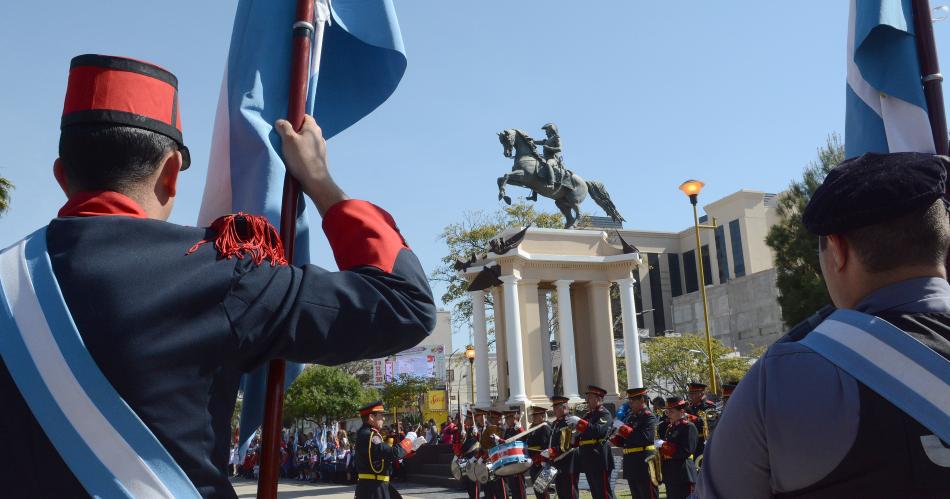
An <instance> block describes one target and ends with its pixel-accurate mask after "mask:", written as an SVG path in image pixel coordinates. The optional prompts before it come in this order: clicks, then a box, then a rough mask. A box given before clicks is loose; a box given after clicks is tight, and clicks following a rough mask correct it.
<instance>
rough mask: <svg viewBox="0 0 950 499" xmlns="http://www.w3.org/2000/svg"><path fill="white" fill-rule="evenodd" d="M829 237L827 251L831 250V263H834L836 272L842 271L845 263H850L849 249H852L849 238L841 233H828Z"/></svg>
mask: <svg viewBox="0 0 950 499" xmlns="http://www.w3.org/2000/svg"><path fill="white" fill-rule="evenodd" d="M827 239H828V248H827V251H829V252H830V255H829V256H831V263H832V265H834V270H835V271H836V272H841V270H842V269H844V267H845V265H847V264H848V256H849V255H848V250H849V249H850V245H849V244H848V240H847V239H845V238H844V237H842V236H841V235H840V234H828V236H827Z"/></svg>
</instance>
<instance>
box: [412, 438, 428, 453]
mask: <svg viewBox="0 0 950 499" xmlns="http://www.w3.org/2000/svg"><path fill="white" fill-rule="evenodd" d="M426 442H427V440H426V437H416V438H415V440H413V441H412V451H413V452H415V451H417V450H419V447H422V446H423V445H425V444H426Z"/></svg>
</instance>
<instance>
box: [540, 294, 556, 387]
mask: <svg viewBox="0 0 950 499" xmlns="http://www.w3.org/2000/svg"><path fill="white" fill-rule="evenodd" d="M538 307H539V308H540V311H541V322H540V324H541V345H540V347H541V363H542V365H543V368H544V393H545V395H547V396H548V397H550V396H551V395H554V368H553V367H552V366H551V325H550V324H551V323H550V321H548V292H547V291H546V290H543V289H539V290H538Z"/></svg>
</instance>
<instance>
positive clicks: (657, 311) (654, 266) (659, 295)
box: [643, 253, 679, 336]
mask: <svg viewBox="0 0 950 499" xmlns="http://www.w3.org/2000/svg"><path fill="white" fill-rule="evenodd" d="M647 265H649V266H650V272H649V274H648V275H647V277H648V278H649V279H650V301H651V302H652V303H653V311H652V312H650V313H651V314H653V335H654V336H660V335H662V334H663V331H666V315H665V314H664V313H663V311H664V310H665V309H666V307H665V306H664V305H663V285H662V284H661V283H660V255H658V254H656V253H648V254H647ZM677 270H679V269H677ZM677 273H679V272H677ZM677 277H679V276H677ZM676 284H677V285H679V281H678V280H677V282H676ZM643 315H646V314H643Z"/></svg>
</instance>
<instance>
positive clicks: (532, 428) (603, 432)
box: [452, 383, 735, 499]
mask: <svg viewBox="0 0 950 499" xmlns="http://www.w3.org/2000/svg"><path fill="white" fill-rule="evenodd" d="M685 388H686V393H687V399H684V398H682V397H669V398H666V399H663V398H662V397H656V398H654V399H652V400H651V399H650V398H649V396H648V393H647V389H646V388H643V387H635V388H630V389H628V390H627V401H626V402H625V403H623V404H620V406H619V408H618V409H617V410H616V411H615V412H614V413H613V414H611V412H610V411H609V410H608V409H607V407H605V406H604V405H603V401H604V397H605V396H606V394H607V390H604V389H603V388H600V387H597V386H593V385H590V386H588V387H587V391H586V393H585V398H586V411H584V416H583V417H578V416H576V415H574V414H572V410H571V407H570V400H569V399H568V398H567V397H562V396H554V397H551V399H550V403H551V411H553V413H554V420H553V421H548V419H547V417H548V409H547V408H546V407H543V406H538V405H534V406H529V407H528V408H527V415H528V423H529V425H528V428H527V429H526V430H523V428H522V426H521V423H520V422H521V411H520V408H515V407H512V408H510V409H509V410H506V411H503V412H502V411H497V410H494V409H492V410H483V409H474V410H469V411H468V412H467V413H466V415H465V421H464V424H462V425H460V428H461V430H460V431H461V433H462V434H461V435H459V437H460V438H459V439H458V442H459V443H457V444H456V445H455V448H454V453H455V458H454V460H453V462H452V474H453V476H455V478H457V479H459V480H460V481H461V482H462V484H463V485H464V486H465V489H466V490H467V491H468V496H469V499H477V498H478V497H479V494H480V493H482V492H481V491H484V492H483V494H484V497H485V498H486V499H507V498H509V497H510V498H511V499H525V498H526V496H527V493H528V488H529V487H530V488H533V489H534V490H533V492H534V495H535V498H536V499H550V498H551V497H553V496H557V497H558V498H567V499H577V498H578V497H579V492H578V482H579V479H580V474H581V473H584V475H585V478H586V480H587V483H588V485H589V487H590V491H591V495H592V496H593V498H594V499H614V497H616V496H615V495H614V490H613V486H612V483H611V480H610V478H611V474H612V472H613V469H614V456H615V455H616V456H619V457H620V458H621V462H622V463H623V465H622V466H623V467H622V474H621V477H622V478H623V479H624V480H626V481H627V484H628V485H629V487H630V495H631V496H632V497H633V499H657V498H658V497H659V487H660V485H661V484H665V488H666V497H667V498H668V499H681V498H685V497H688V496H689V495H690V494H691V493H692V491H693V488H694V484H695V483H696V477H697V475H698V469H699V466H701V461H702V459H701V453H702V450H703V443H704V442H705V440H706V439H708V438H709V435H710V434H711V432H712V431H713V429H714V428H715V424H716V421H717V420H718V417H719V415H720V413H721V411H722V407H723V406H724V405H725V402H726V400H728V397H729V396H730V395H731V394H732V390H733V389H734V388H735V385H723V397H722V400H721V401H720V402H719V404H715V403H713V402H711V401H710V400H708V399H707V398H706V395H705V389H706V385H703V384H702V383H690V384H689V385H688V387H685ZM651 405H652V410H651ZM578 409H580V407H578V408H575V410H578ZM578 412H581V411H580V410H578ZM486 415H487V416H488V417H489V421H488V423H487V424H486V422H485V416H486ZM503 415H504V417H505V421H504V423H502V422H501V421H500V419H501V417H502V416H503ZM614 448H616V450H615V449H614Z"/></svg>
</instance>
